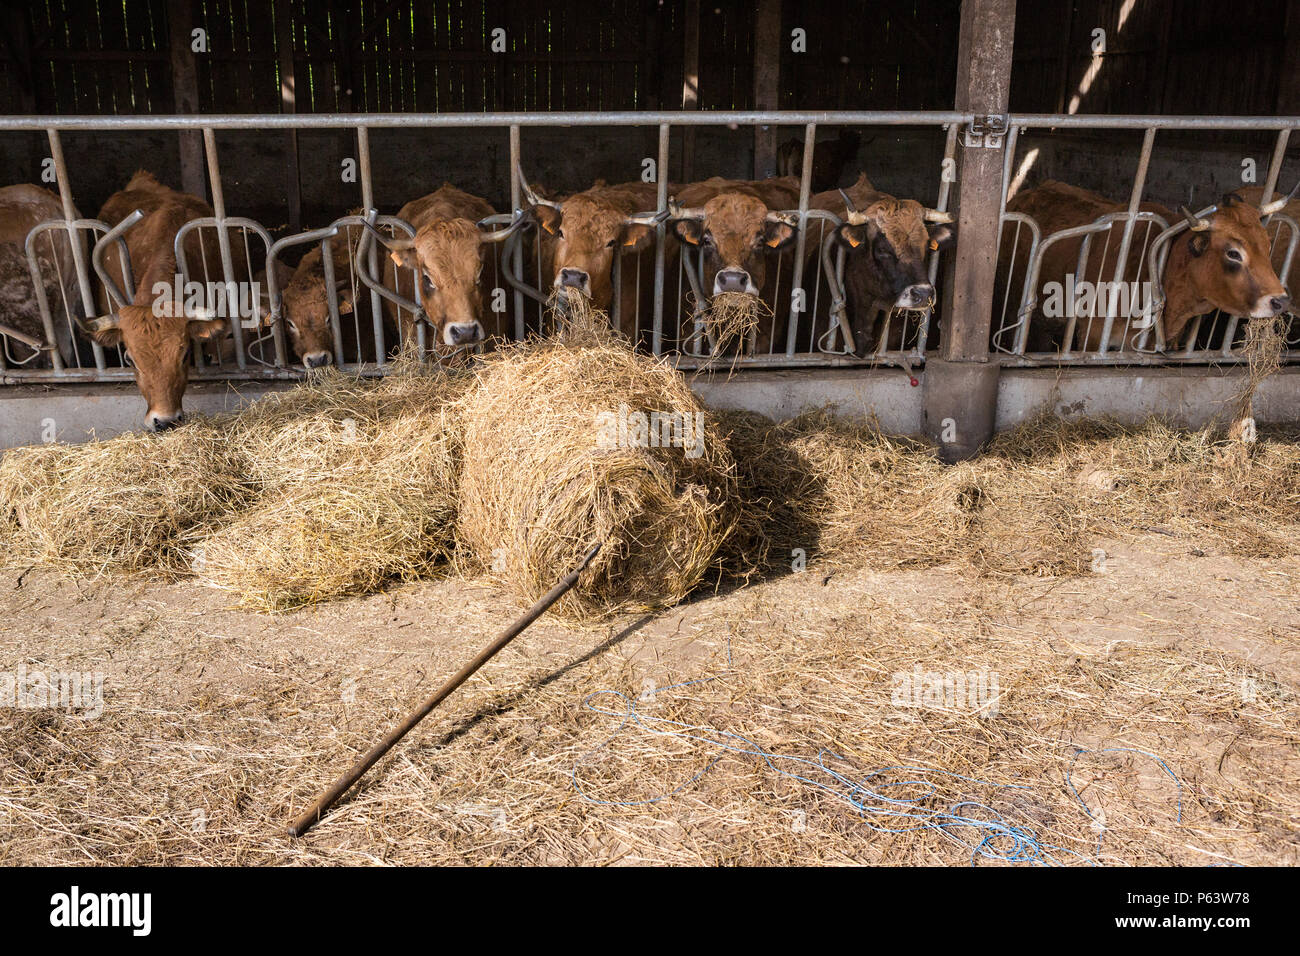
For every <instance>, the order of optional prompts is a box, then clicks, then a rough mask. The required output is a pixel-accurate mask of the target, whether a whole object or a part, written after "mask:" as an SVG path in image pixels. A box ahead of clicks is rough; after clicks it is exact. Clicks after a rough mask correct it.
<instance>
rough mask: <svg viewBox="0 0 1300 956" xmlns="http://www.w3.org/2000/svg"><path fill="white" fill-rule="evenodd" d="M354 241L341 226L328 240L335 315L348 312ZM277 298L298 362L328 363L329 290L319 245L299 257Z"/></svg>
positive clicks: (317, 365)
mask: <svg viewBox="0 0 1300 956" xmlns="http://www.w3.org/2000/svg"><path fill="white" fill-rule="evenodd" d="M356 245H357V242H356V239H355V238H353V240H352V242H351V243H349V241H348V236H347V235H345V234H344V232H343V231H342V230H340V232H339V235H337V236H335V237H334V238H333V240H332V241H331V242H330V259H331V260H332V261H333V265H334V285H335V289H336V290H337V291H336V294H337V297H338V306H339V315H346V314H348V313H349V312H351V311H352V307H353V299H352V296H353V289H352V282H351V273H350V270H351V268H352V263H351V256H350V253H351V251H352V250H355V248H356ZM280 300H281V305H280V309H281V314H282V315H283V316H284V321H285V325H286V326H288V329H289V339H290V342H291V343H292V345H293V350H294V352H296V353H297V354H298V357H299V358H300V359H302V364H303V365H304V366H305V367H306V368H320V367H321V366H322V365H327V364H329V362H330V361H331V360H332V359H333V357H334V328H333V325H332V323H331V321H330V307H329V290H328V289H327V288H326V287H325V257H324V256H323V255H322V254H321V247H320V246H319V245H314V246H312V247H311V249H309V250H308V251H307V254H306V255H304V256H303V257H302V259H301V260H300V261H299V263H298V267H297V268H296V269H294V270H293V274H292V278H290V279H289V281H288V283H287V284H286V285H284V286H283V291H282V292H281V293H280Z"/></svg>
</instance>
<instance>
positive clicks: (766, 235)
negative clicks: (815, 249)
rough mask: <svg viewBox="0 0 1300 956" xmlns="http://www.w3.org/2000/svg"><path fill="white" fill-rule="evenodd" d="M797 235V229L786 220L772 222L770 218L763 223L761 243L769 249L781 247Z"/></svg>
mask: <svg viewBox="0 0 1300 956" xmlns="http://www.w3.org/2000/svg"><path fill="white" fill-rule="evenodd" d="M797 235H799V230H798V229H796V228H795V227H794V226H792V225H790V224H789V223H788V222H774V221H772V220H771V219H769V220H767V222H765V223H763V245H765V246H767V247H768V248H769V249H783V248H785V247H786V246H787V245H789V244H790V243H791V241H793V240H794V237H795V236H797Z"/></svg>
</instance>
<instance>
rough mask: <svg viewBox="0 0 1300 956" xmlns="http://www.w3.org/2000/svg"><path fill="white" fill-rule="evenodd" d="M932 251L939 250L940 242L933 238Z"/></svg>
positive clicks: (931, 241) (931, 242)
mask: <svg viewBox="0 0 1300 956" xmlns="http://www.w3.org/2000/svg"><path fill="white" fill-rule="evenodd" d="M930 251H931V252H938V251H939V243H937V242H935V241H934V240H933V239H931V240H930Z"/></svg>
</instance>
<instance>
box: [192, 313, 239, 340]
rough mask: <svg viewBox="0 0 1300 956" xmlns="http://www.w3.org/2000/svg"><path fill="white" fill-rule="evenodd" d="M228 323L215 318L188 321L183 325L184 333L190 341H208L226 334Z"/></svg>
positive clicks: (218, 317)
mask: <svg viewBox="0 0 1300 956" xmlns="http://www.w3.org/2000/svg"><path fill="white" fill-rule="evenodd" d="M229 328H230V323H229V322H227V321H226V320H225V319H223V318H221V317H220V316H217V317H215V318H211V319H209V318H201V319H190V320H189V322H187V323H185V331H186V333H187V334H188V335H189V337H190V338H192V339H199V340H200V341H208V340H211V339H215V338H220V337H221V336H223V335H225V334H226V331H227V330H228V329H229Z"/></svg>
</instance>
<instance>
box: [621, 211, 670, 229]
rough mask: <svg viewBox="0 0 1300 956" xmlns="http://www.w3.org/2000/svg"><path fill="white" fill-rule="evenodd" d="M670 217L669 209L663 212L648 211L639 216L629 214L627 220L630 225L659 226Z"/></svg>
mask: <svg viewBox="0 0 1300 956" xmlns="http://www.w3.org/2000/svg"><path fill="white" fill-rule="evenodd" d="M667 218H668V210H667V209H665V210H664V211H663V212H646V213H641V214H640V215H637V216H628V217H627V219H626V220H625V222H626V223H627V224H628V225H629V226H657V225H659V223H661V222H663V221H664V220H665V219H667Z"/></svg>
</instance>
